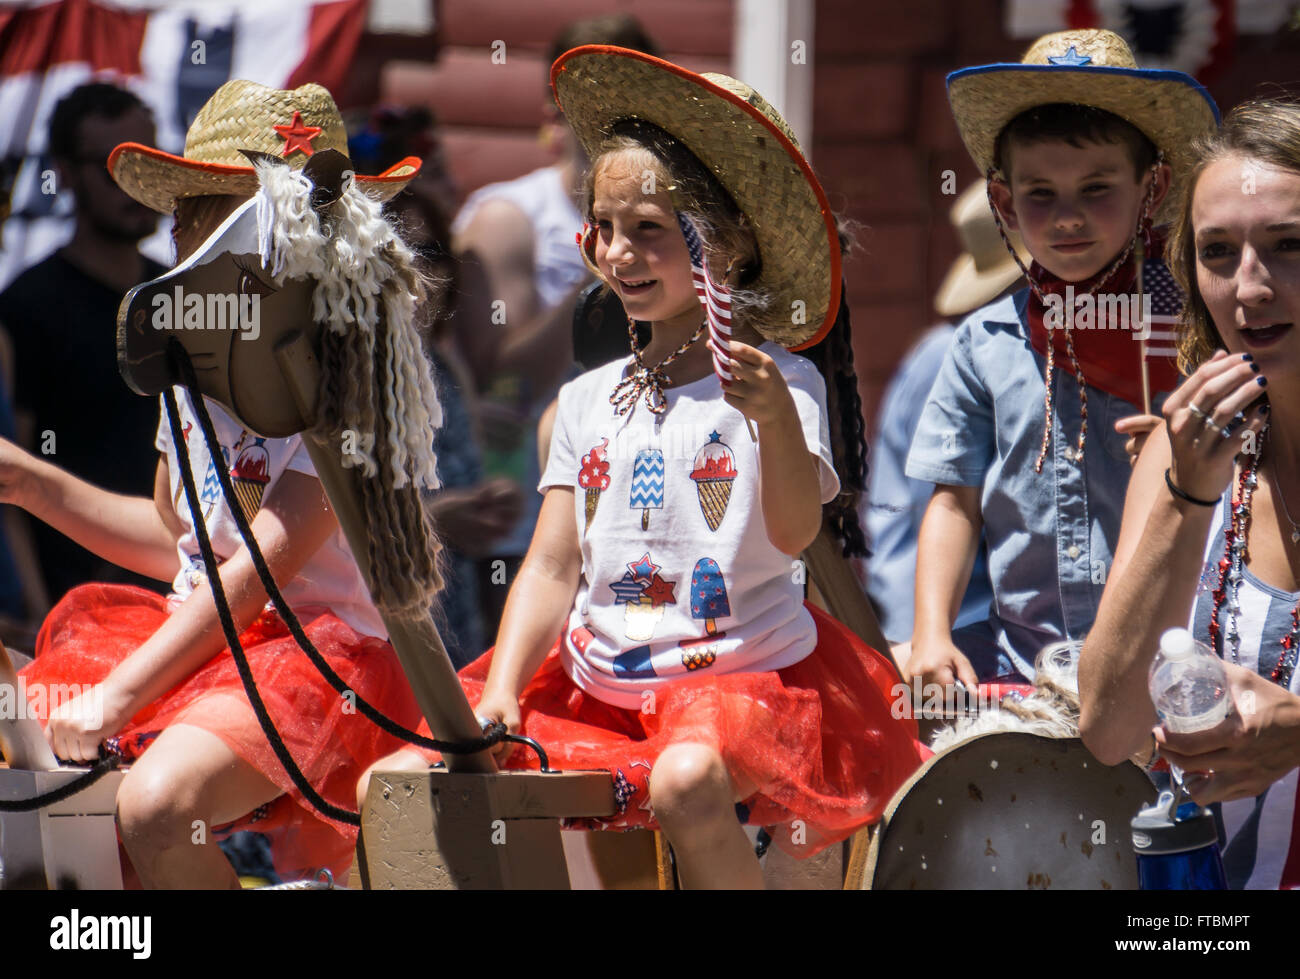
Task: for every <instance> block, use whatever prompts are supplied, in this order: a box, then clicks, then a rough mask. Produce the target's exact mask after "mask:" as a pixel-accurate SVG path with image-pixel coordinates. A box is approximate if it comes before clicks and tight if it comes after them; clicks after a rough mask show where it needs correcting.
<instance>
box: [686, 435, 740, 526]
mask: <svg viewBox="0 0 1300 979" xmlns="http://www.w3.org/2000/svg"><path fill="white" fill-rule="evenodd" d="M737 475H738V474H737V472H736V461H735V454H734V453H733V452H732V451H731V446H729V445H727V443H726V442H723V441H722V436H721V435H719V434H718V433H717V432H713V433H712V434H711V435H709V441H707V442H706V443H704V446H703V447H702V448H701V449H700V451H699V452H697V453H695V468H694V469H692V470H691V479H693V480H695V493H696V496H698V497H699V500H700V511H701V512H702V513H703V514H704V522H705V523H707V524H708V525H709V530H714V531H716V530H717V529H718V526H719V524H721V523H722V518H723V517H724V516H726V514H727V503H728V501H729V500H730V499H731V485H732V483H734V482H735V481H736V476H737Z"/></svg>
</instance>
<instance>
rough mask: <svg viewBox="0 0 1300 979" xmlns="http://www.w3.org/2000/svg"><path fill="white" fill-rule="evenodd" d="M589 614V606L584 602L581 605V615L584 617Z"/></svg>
mask: <svg viewBox="0 0 1300 979" xmlns="http://www.w3.org/2000/svg"><path fill="white" fill-rule="evenodd" d="M589 615H591V606H590V605H586V604H584V605H583V606H582V617H583V618H584V619H585V618H587V616H589Z"/></svg>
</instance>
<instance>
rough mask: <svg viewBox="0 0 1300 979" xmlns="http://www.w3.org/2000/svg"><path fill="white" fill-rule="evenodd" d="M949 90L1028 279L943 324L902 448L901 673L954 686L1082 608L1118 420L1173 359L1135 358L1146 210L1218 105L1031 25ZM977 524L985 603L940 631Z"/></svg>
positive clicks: (1078, 40)
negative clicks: (911, 508)
mask: <svg viewBox="0 0 1300 979" xmlns="http://www.w3.org/2000/svg"><path fill="white" fill-rule="evenodd" d="M948 93H949V100H950V102H951V103H952V109H953V115H954V117H955V118H956V121H957V128H958V129H959V130H960V131H961V135H962V139H963V140H964V142H965V144H966V148H967V149H968V150H969V151H970V154H971V156H972V157H973V158H974V160H975V163H976V165H977V166H978V167H979V169H980V171H981V172H982V173H984V174H986V176H987V178H988V195H989V200H990V202H991V204H992V205H993V206H994V210H995V214H996V216H997V218H998V219H999V220H1000V221H1001V222H1004V223H1005V225H1006V226H1007V227H1008V228H1011V229H1014V230H1016V231H1019V232H1020V234H1021V237H1022V239H1023V241H1024V245H1025V248H1026V249H1027V250H1028V252H1029V254H1030V255H1031V256H1032V257H1033V259H1034V261H1033V264H1032V265H1031V266H1030V267H1029V268H1028V269H1025V270H1024V271H1025V274H1026V275H1027V277H1028V279H1029V289H1027V290H1025V291H1022V292H1020V293H1018V294H1016V295H1015V296H1014V297H1012V298H1006V299H1003V300H1000V301H998V302H995V303H994V304H992V305H990V306H987V307H985V308H984V309H981V310H979V311H978V312H976V313H974V314H972V315H971V316H970V317H969V318H968V319H967V320H966V321H965V322H964V323H963V324H962V325H961V327H960V328H959V329H958V331H957V334H956V336H955V337H954V340H953V343H952V346H951V347H950V348H949V351H948V353H947V356H946V359H945V362H944V365H943V367H942V369H941V370H940V374H939V378H938V380H937V381H936V382H935V386H934V388H933V389H932V390H931V393H930V398H929V401H928V403H927V405H926V408H925V411H924V413H923V415H922V418H921V423H920V425H919V426H918V428H917V433H916V437H915V439H914V441H913V444H912V451H911V454H910V456H909V459H908V465H907V474H908V475H909V476H911V477H913V478H917V479H925V480H929V481H930V482H933V483H935V484H936V489H935V494H934V496H933V497H932V499H931V501H930V505H929V507H928V508H927V510H926V515H925V518H924V521H923V523H922V526H921V534H920V541H919V545H918V558H917V582H916V583H917V587H916V621H915V628H914V632H913V635H912V647H911V657H910V659H909V661H908V664H907V670H906V672H908V673H909V674H910V675H912V676H921V677H923V678H924V679H925V680H927V681H938V682H943V683H952V682H953V681H960V682H961V683H963V684H965V685H967V686H971V685H973V684H975V683H977V682H982V681H985V680H992V679H994V678H996V677H999V676H1011V677H1019V678H1022V679H1023V678H1025V677H1029V676H1032V672H1033V671H1032V666H1031V665H1030V664H1031V663H1032V662H1033V659H1034V656H1035V654H1036V653H1037V651H1038V650H1039V649H1040V648H1041V647H1043V646H1044V645H1046V644H1048V643H1049V642H1053V641H1056V640H1060V639H1076V638H1080V637H1082V635H1083V634H1084V633H1085V632H1087V630H1088V629H1089V628H1090V627H1091V625H1092V621H1093V617H1094V616H1095V614H1096V609H1097V603H1098V601H1099V600H1100V598H1101V591H1102V587H1103V585H1104V583H1105V580H1106V574H1107V572H1108V569H1109V567H1110V563H1111V558H1112V554H1113V552H1114V546H1115V540H1116V537H1117V535H1118V531H1119V522H1120V513H1121V509H1122V505H1123V500H1124V489H1125V487H1126V486H1127V484H1128V478H1129V472H1130V463H1129V453H1128V451H1126V444H1125V442H1126V438H1127V436H1128V435H1130V434H1137V433H1139V432H1143V431H1145V430H1147V429H1149V428H1150V426H1151V425H1152V424H1154V421H1155V419H1153V418H1151V417H1149V411H1150V409H1149V407H1147V405H1146V404H1145V403H1144V402H1148V401H1149V400H1150V399H1151V398H1152V397H1153V396H1154V397H1158V396H1159V395H1161V394H1162V393H1165V392H1168V391H1170V390H1172V389H1173V387H1174V386H1175V384H1176V382H1177V372H1176V370H1175V368H1174V364H1173V360H1172V357H1170V356H1163V357H1162V356H1151V357H1150V361H1151V362H1150V364H1149V365H1148V357H1147V356H1146V355H1148V354H1151V355H1154V354H1158V353H1166V354H1167V353H1171V352H1172V351H1171V349H1169V348H1168V347H1166V349H1165V350H1163V351H1162V350H1160V349H1159V348H1158V346H1157V345H1156V344H1155V342H1154V341H1155V338H1154V337H1152V342H1151V343H1150V344H1149V345H1148V344H1147V343H1146V342H1145V341H1144V340H1143V339H1142V338H1143V337H1144V336H1145V335H1146V334H1145V331H1143V330H1142V329H1141V327H1142V325H1143V315H1144V308H1143V304H1142V297H1141V296H1140V295H1139V293H1141V292H1142V291H1143V290H1146V291H1148V292H1150V293H1152V294H1153V295H1154V298H1155V300H1156V301H1160V300H1161V299H1164V300H1166V301H1168V300H1170V299H1171V297H1173V296H1175V295H1176V292H1175V287H1174V286H1173V284H1172V282H1171V281H1170V280H1169V279H1168V273H1167V271H1166V270H1165V268H1164V266H1163V263H1161V262H1159V261H1158V260H1157V258H1158V254H1159V250H1160V238H1159V237H1158V236H1157V235H1155V234H1153V232H1152V230H1151V225H1152V222H1153V221H1154V220H1155V219H1156V218H1157V217H1158V216H1160V215H1162V214H1164V213H1166V211H1167V208H1166V204H1165V202H1166V200H1167V199H1168V195H1169V193H1170V189H1171V186H1173V185H1176V184H1177V183H1178V182H1179V180H1180V179H1181V178H1182V177H1183V176H1184V175H1185V173H1186V169H1187V163H1188V154H1187V144H1188V142H1189V141H1190V140H1191V139H1192V138H1193V137H1195V136H1197V135H1201V134H1203V133H1207V132H1210V131H1212V130H1213V128H1214V125H1215V123H1216V121H1217V118H1218V114H1217V110H1216V108H1215V106H1214V103H1213V102H1212V101H1211V99H1210V97H1209V95H1208V94H1206V92H1205V91H1204V89H1202V88H1201V87H1200V85H1198V84H1197V83H1196V82H1195V81H1194V80H1193V79H1192V78H1190V77H1188V76H1187V75H1184V74H1182V73H1180V72H1174V71H1154V70H1145V69H1140V68H1138V67H1137V66H1136V64H1135V63H1134V61H1133V56H1132V54H1131V52H1130V51H1129V49H1128V47H1127V45H1125V44H1124V42H1123V40H1122V39H1121V38H1120V37H1118V36H1117V35H1115V34H1113V33H1111V32H1109V31H1100V30H1084V31H1065V32H1061V33H1058V34H1049V35H1047V36H1045V37H1042V38H1040V39H1039V40H1038V41H1036V42H1035V43H1034V44H1033V45H1032V46H1031V47H1030V49H1029V51H1028V52H1027V53H1026V54H1025V57H1024V59H1023V61H1022V62H1020V63H1018V64H995V65H983V66H980V67H975V68H965V69H962V70H960V71H957V72H954V73H953V74H952V75H950V76H949V78H948ZM1143 255H1145V260H1142V256H1143ZM1017 262H1019V259H1018V258H1017ZM1131 313H1137V315H1130V314H1131ZM1144 409H1145V410H1146V414H1147V415H1148V417H1146V418H1141V417H1134V416H1140V415H1142V414H1143V412H1144ZM1089 422H1091V424H1089ZM1129 448H1133V447H1132V446H1130V447H1129ZM981 528H982V529H983V531H984V534H985V539H986V541H987V546H988V553H989V572H990V578H991V580H992V583H993V593H994V597H993V603H992V606H991V609H990V613H989V616H988V619H987V621H985V622H980V623H976V624H974V625H971V626H967V627H965V628H963V629H960V630H957V631H955V632H954V631H953V629H952V626H953V621H952V618H951V615H952V612H951V610H952V609H955V608H956V607H957V599H959V598H960V596H961V593H962V590H963V589H964V588H965V585H966V578H967V576H968V575H969V572H970V566H971V560H972V558H973V556H974V553H975V548H976V545H977V543H978V541H979V535H980V531H981Z"/></svg>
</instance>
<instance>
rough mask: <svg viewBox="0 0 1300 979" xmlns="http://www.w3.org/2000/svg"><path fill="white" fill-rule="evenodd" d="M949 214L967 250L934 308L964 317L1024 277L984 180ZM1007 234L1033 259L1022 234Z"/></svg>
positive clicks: (951, 271) (936, 297) (1023, 254)
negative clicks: (1001, 230)
mask: <svg viewBox="0 0 1300 979" xmlns="http://www.w3.org/2000/svg"><path fill="white" fill-rule="evenodd" d="M950 217H951V220H952V226H953V227H954V228H955V229H956V231H957V237H958V238H960V239H961V244H962V248H963V249H964V251H963V252H962V253H961V254H960V255H958V256H957V260H956V261H955V262H953V263H952V267H951V268H950V269H948V274H947V275H945V276H944V278H943V283H942V284H941V285H940V286H939V291H938V292H936V293H935V294H934V309H935V312H937V313H938V314H939V315H940V316H961V315H963V314H965V313H969V312H970V311H971V310H973V309H979V308H980V307H981V306H983V305H985V304H986V303H990V302H992V301H993V300H994V299H996V298H997V297H998V296H1000V295H1001V294H1002V293H1004V292H1005V291H1006V290H1007V289H1009V288H1011V286H1012V285H1014V284H1015V283H1016V282H1017V281H1018V280H1019V279H1021V278H1022V273H1021V271H1020V267H1019V266H1018V265H1016V260H1015V259H1014V258H1012V257H1011V253H1010V252H1008V251H1007V249H1006V246H1005V245H1003V243H1002V236H1001V235H1000V234H998V226H997V223H996V222H995V221H994V220H993V211H992V209H991V208H990V207H989V198H988V193H987V192H986V191H985V189H984V181H983V180H977V181H976V182H975V183H973V184H971V185H970V186H969V187H967V188H966V189H965V190H964V191H962V193H961V196H960V197H958V198H957V202H956V203H955V204H953V206H952V211H951V212H950ZM1007 237H1008V238H1010V239H1011V242H1012V244H1013V245H1015V248H1016V251H1017V252H1018V253H1019V254H1020V258H1021V260H1022V261H1023V262H1024V263H1025V264H1026V265H1028V264H1029V262H1030V261H1031V259H1030V256H1029V253H1028V252H1026V251H1025V246H1024V244H1023V243H1022V242H1021V240H1020V236H1019V235H1018V234H1016V232H1014V231H1008V232H1007Z"/></svg>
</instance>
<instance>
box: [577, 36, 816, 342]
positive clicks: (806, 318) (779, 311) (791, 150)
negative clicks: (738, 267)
mask: <svg viewBox="0 0 1300 979" xmlns="http://www.w3.org/2000/svg"><path fill="white" fill-rule="evenodd" d="M551 87H552V88H553V89H554V91H555V100H556V102H558V103H559V105H560V108H561V109H562V110H563V111H564V115H565V117H566V118H567V119H568V121H569V125H570V126H572V127H573V131H574V133H575V135H576V136H577V138H578V141H579V142H580V143H581V144H582V147H583V149H584V150H586V151H587V154H588V156H595V155H596V153H598V152H599V150H600V146H601V144H602V143H603V142H604V141H605V140H606V139H607V138H608V137H609V136H610V135H611V131H612V129H613V127H614V125H615V124H616V123H619V122H622V121H624V120H631V119H636V120H642V121H645V122H649V123H653V124H654V125H656V126H658V127H659V128H660V129H662V130H664V131H665V132H668V133H671V134H672V135H673V136H674V137H675V138H676V139H678V140H679V141H680V142H681V143H682V144H683V145H685V146H686V147H687V148H688V149H689V150H690V151H691V152H692V153H694V154H695V155H696V156H697V157H698V158H699V159H700V161H701V162H702V163H703V164H704V165H705V166H706V167H708V168H709V170H710V171H711V172H712V173H713V175H714V176H715V177H716V178H717V180H718V182H719V183H721V184H722V186H723V187H724V188H726V190H727V192H728V193H729V194H731V196H732V199H733V200H735V202H736V204H737V206H738V207H739V208H740V209H741V211H743V212H744V214H745V216H746V218H747V219H748V220H749V223H750V225H751V226H752V227H753V229H754V235H755V237H756V238H757V240H758V251H759V257H760V260H761V263H762V268H761V270H760V273H759V275H758V277H757V278H756V279H755V281H754V282H753V283H751V284H750V285H749V286H748V287H747V288H751V289H754V290H756V291H760V292H765V293H767V294H768V295H769V296H771V297H772V304H771V307H770V314H769V315H764V316H762V317H760V318H759V321H758V322H755V323H754V324H753V325H754V328H755V329H757V330H758V332H759V333H761V334H762V335H763V336H764V337H766V338H767V339H769V340H774V341H776V342H777V343H780V344H783V345H784V346H786V347H789V348H791V349H799V348H801V347H806V346H810V345H811V344H813V343H816V342H817V341H818V340H820V339H821V338H822V337H823V336H825V335H826V333H827V331H828V330H830V327H831V324H832V323H833V322H834V321H835V314H836V312H837V311H838V309H839V302H840V247H839V237H838V235H837V233H836V228H835V218H834V216H833V215H832V214H831V209H830V205H828V204H827V203H826V194H825V192H824V191H823V190H822V187H821V184H820V183H818V182H817V178H816V177H815V176H814V175H813V172H812V168H811V167H809V166H808V162H807V161H806V160H805V159H804V158H803V154H802V152H800V150H799V143H798V140H796V139H795V136H794V133H793V132H792V131H791V130H790V127H789V126H788V125H786V122H785V120H784V119H782V118H781V116H780V115H779V114H778V113H777V111H776V110H775V109H773V108H772V107H771V106H770V105H769V104H768V103H767V101H766V100H765V99H764V98H763V97H762V96H761V95H759V94H758V93H757V92H755V91H754V90H753V89H752V88H750V87H749V86H748V85H746V84H745V83H744V82H740V81H737V80H736V79H734V78H730V77H728V76H727V75H719V74H714V73H711V72H710V73H706V74H703V75H697V74H695V73H694V72H691V71H687V70H686V69H685V68H679V67H678V66H677V65H674V64H670V63H669V62H667V61H662V60H660V59H659V58H654V57H651V56H650V55H648V54H642V53H641V52H639V51H629V50H627V49H625V48H616V47H609V46H607V45H600V44H591V45H586V46H584V47H580V48H574V49H573V50H572V51H568V52H566V53H565V54H563V55H561V56H560V58H559V59H558V60H557V61H556V62H555V64H554V65H553V66H552V68H551Z"/></svg>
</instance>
